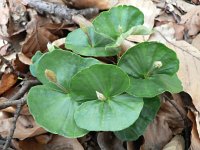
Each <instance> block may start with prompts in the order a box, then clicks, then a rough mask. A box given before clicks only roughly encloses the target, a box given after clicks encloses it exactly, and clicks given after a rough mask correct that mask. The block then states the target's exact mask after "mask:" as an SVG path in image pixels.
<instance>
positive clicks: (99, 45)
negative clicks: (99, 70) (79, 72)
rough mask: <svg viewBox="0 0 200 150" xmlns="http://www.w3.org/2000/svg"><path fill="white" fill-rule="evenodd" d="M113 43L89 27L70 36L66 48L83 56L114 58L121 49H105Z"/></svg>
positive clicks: (75, 31) (67, 38) (77, 30)
mask: <svg viewBox="0 0 200 150" xmlns="http://www.w3.org/2000/svg"><path fill="white" fill-rule="evenodd" d="M113 42H114V41H113V40H111V39H109V38H106V37H104V36H102V35H100V34H98V33H96V32H95V31H94V28H93V27H89V28H87V30H83V29H81V28H79V29H76V30H74V31H73V32H71V33H69V34H68V36H67V37H66V42H65V47H66V48H68V49H71V50H72V51H73V52H75V53H77V54H80V55H83V56H96V57H98V56H114V55H116V54H117V53H118V52H119V50H120V48H118V47H113V48H110V49H106V48H105V47H106V45H108V44H110V43H113Z"/></svg>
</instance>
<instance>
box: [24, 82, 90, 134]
mask: <svg viewBox="0 0 200 150" xmlns="http://www.w3.org/2000/svg"><path fill="white" fill-rule="evenodd" d="M27 103H28V106H29V109H30V112H31V114H32V115H33V117H34V118H35V120H36V122H37V123H38V124H39V125H40V126H42V127H43V128H45V129H46V130H47V131H50V132H51V133H55V134H59V135H63V136H65V137H69V138H76V137H81V136H83V135H85V134H87V133H88V131H87V130H84V129H81V128H79V127H78V126H77V125H76V123H75V121H74V112H75V111H76V109H77V107H78V104H77V102H75V101H73V100H72V99H71V97H70V96H69V95H68V94H65V93H62V92H61V91H57V90H55V89H52V88H49V87H46V86H44V85H39V86H35V87H33V88H31V90H30V91H29V94H28V101H27Z"/></svg>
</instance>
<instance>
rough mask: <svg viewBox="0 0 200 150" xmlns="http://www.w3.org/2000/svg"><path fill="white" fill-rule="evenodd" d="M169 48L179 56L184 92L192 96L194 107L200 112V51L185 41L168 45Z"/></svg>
mask: <svg viewBox="0 0 200 150" xmlns="http://www.w3.org/2000/svg"><path fill="white" fill-rule="evenodd" d="M168 46H169V47H171V48H172V49H173V50H174V51H175V52H176V53H177V55H178V58H179V61H180V66H179V71H178V76H179V78H180V80H181V81H182V85H183V90H184V91H185V92H187V93H188V94H190V96H191V97H192V102H193V104H194V106H195V107H196V109H197V110H198V111H199V112H200V102H199V99H200V92H199V91H200V75H199V74H200V51H199V50H198V49H196V48H195V47H193V46H192V45H191V44H188V43H187V42H185V41H176V42H172V44H171V43H168Z"/></svg>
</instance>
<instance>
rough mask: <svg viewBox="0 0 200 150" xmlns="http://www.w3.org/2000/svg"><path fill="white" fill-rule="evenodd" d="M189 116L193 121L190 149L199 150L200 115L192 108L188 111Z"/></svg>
mask: <svg viewBox="0 0 200 150" xmlns="http://www.w3.org/2000/svg"><path fill="white" fill-rule="evenodd" d="M191 110H192V109H191ZM188 117H189V118H190V120H191V121H192V123H193V125H192V132H191V145H190V150H198V149H200V138H199V133H200V128H199V122H200V119H199V118H200V117H199V112H197V111H195V110H192V111H189V112H188Z"/></svg>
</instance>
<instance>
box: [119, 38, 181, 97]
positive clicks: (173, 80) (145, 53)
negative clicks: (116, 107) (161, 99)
mask: <svg viewBox="0 0 200 150" xmlns="http://www.w3.org/2000/svg"><path fill="white" fill-rule="evenodd" d="M118 66H119V67H120V68H122V70H124V71H125V72H127V73H128V74H129V76H130V78H131V84H130V87H129V89H128V90H127V92H128V93H129V94H131V95H134V96H138V97H154V96H156V95H158V94H161V93H162V92H164V91H169V92H172V93H176V92H180V91H181V90H182V86H181V82H180V81H179V80H178V78H177V76H176V75H175V74H176V72H177V71H178V68H179V61H178V59H177V56H176V53H175V52H174V51H172V50H171V49H169V48H168V47H166V46H165V45H163V44H161V43H157V42H143V43H141V44H138V45H136V46H135V47H132V48H130V49H129V50H128V51H127V52H126V53H125V54H124V55H123V56H122V57H121V59H120V60H119V62H118Z"/></svg>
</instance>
